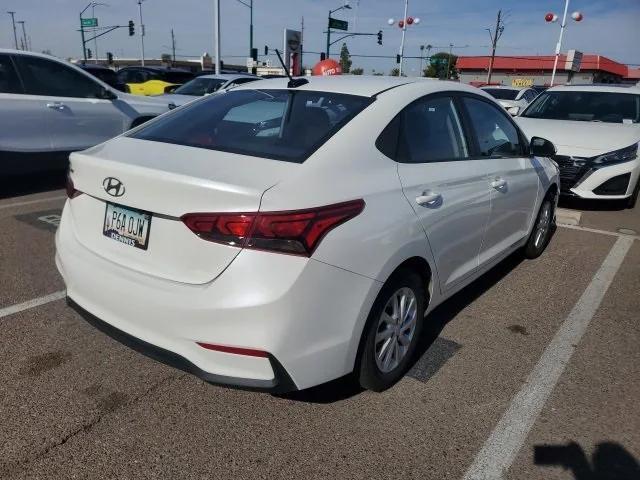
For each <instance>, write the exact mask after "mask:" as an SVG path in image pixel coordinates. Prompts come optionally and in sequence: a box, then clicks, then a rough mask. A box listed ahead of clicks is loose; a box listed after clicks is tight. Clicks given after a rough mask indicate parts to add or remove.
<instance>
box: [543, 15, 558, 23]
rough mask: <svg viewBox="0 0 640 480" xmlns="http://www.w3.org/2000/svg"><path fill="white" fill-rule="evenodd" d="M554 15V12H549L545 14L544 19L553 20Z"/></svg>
mask: <svg viewBox="0 0 640 480" xmlns="http://www.w3.org/2000/svg"><path fill="white" fill-rule="evenodd" d="M554 16H555V15H554V14H553V13H547V14H546V15H545V16H544V20H545V21H546V22H553V17H554Z"/></svg>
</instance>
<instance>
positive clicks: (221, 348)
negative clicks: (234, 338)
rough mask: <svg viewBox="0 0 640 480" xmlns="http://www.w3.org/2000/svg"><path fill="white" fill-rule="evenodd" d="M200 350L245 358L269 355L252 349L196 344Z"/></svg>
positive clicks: (266, 356)
mask: <svg viewBox="0 0 640 480" xmlns="http://www.w3.org/2000/svg"><path fill="white" fill-rule="evenodd" d="M196 343H197V344H198V345H200V346H201V347H202V348H206V349H207V350H215V351H216V352H224V353H233V354H235V355H245V356H247V357H262V358H268V357H269V354H268V353H267V352H263V351H262V350H255V349H253V348H241V347H228V346H226V345H213V344H211V343H200V342H196Z"/></svg>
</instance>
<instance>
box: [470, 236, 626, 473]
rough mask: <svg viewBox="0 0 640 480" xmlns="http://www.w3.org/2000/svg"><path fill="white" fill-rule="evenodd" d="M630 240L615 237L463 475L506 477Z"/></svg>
mask: <svg viewBox="0 0 640 480" xmlns="http://www.w3.org/2000/svg"><path fill="white" fill-rule="evenodd" d="M633 242H634V240H633V239H632V238H630V237H628V236H621V237H620V238H618V240H616V243H615V244H614V245H613V247H612V248H611V251H609V254H608V255H607V257H606V258H605V259H604V261H603V262H602V265H601V266H600V269H599V270H598V271H597V272H596V274H595V275H594V277H593V278H592V279H591V283H589V285H588V286H587V288H586V290H585V291H584V292H583V294H582V296H581V297H580V299H579V300H578V302H577V303H576V304H575V306H574V307H573V309H572V310H571V312H570V313H569V316H568V317H567V318H566V319H565V321H564V322H563V323H562V325H561V326H560V328H559V329H558V331H557V332H556V335H555V336H554V337H553V339H552V340H551V343H549V345H547V347H546V348H545V350H544V352H543V353H542V356H541V357H540V360H538V363H537V364H536V366H535V367H534V369H533V371H532V372H531V373H530V374H529V377H528V378H527V380H526V381H525V383H524V386H523V387H522V389H521V390H520V391H519V392H518V393H517V394H516V395H515V396H514V397H513V399H512V400H511V404H510V405H509V408H508V409H507V411H506V412H505V413H504V414H503V415H502V418H501V419H500V421H499V422H498V424H497V425H496V426H495V428H494V429H493V432H491V435H490V436H489V438H488V439H487V441H486V442H485V443H484V445H483V447H482V449H481V450H480V452H479V453H478V455H477V456H476V458H475V460H474V462H473V464H472V465H471V467H470V468H469V470H467V473H466V474H465V476H464V480H500V479H503V478H505V476H506V473H507V470H508V469H509V467H510V466H511V464H512V463H513V460H514V459H515V457H516V455H517V453H518V451H519V450H520V447H522V444H523V443H524V441H525V440H526V438H527V435H528V434H529V430H530V429H531V427H532V426H533V424H534V422H535V421H536V419H537V418H538V415H539V414H540V412H541V411H542V407H543V406H544V404H545V403H546V401H547V399H548V398H549V395H550V394H551V392H552V391H553V388H554V387H555V385H556V383H557V382H558V379H559V378H560V375H562V372H563V371H564V369H565V367H566V366H567V364H568V363H569V360H570V359H571V355H573V352H574V350H575V348H576V346H577V344H578V343H579V342H580V339H581V338H582V335H583V334H584V332H585V331H586V329H587V327H588V326H589V322H590V321H591V319H592V318H593V316H594V315H595V313H596V311H597V309H598V307H599V306H600V303H601V302H602V299H603V297H604V295H605V293H606V292H607V289H608V288H609V286H610V285H611V282H612V281H613V278H614V277H615V275H616V273H617V272H618V269H619V268H620V265H621V264H622V261H623V260H624V257H625V255H626V254H627V252H628V251H629V248H630V247H631V245H633Z"/></svg>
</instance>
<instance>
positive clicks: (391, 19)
mask: <svg viewBox="0 0 640 480" xmlns="http://www.w3.org/2000/svg"><path fill="white" fill-rule="evenodd" d="M387 23H388V24H389V25H393V24H394V23H396V21H395V20H394V19H393V18H390V19H389V20H387Z"/></svg>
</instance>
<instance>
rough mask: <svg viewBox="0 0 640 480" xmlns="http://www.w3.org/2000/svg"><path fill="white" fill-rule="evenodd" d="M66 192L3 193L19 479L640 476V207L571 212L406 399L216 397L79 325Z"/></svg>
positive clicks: (422, 366)
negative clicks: (65, 271)
mask: <svg viewBox="0 0 640 480" xmlns="http://www.w3.org/2000/svg"><path fill="white" fill-rule="evenodd" d="M62 187H63V185H62V179H61V178H46V177H45V178H39V179H37V180H36V181H31V182H26V181H23V182H17V183H15V182H11V183H9V184H2V185H0V192H1V193H0V339H1V345H2V347H1V348H0V364H1V365H2V366H3V367H2V368H0V412H2V422H0V440H1V441H0V478H3V479H4V478H7V479H13V478H16V479H18V478H20V479H38V478H42V479H51V478H56V479H57V478H242V479H254V478H255V479H258V478H265V479H267V478H268V479H278V478H283V479H284V478H309V479H315V478H318V479H325V478H340V479H342V478H345V479H348V478H354V479H356V478H357V479H365V478H367V479H371V478H375V479H378V478H389V479H399V478H416V479H417V478H420V479H463V478H464V479H493V478H504V479H576V480H591V479H596V478H597V479H600V478H602V479H624V480H632V479H636V478H640V466H639V463H640V402H639V401H638V399H639V398H640V383H639V381H638V380H639V379H640V348H638V345H640V326H639V325H638V320H639V319H640V318H639V317H640V299H639V297H638V292H639V291H640V237H638V235H639V233H638V232H640V207H636V209H635V210H627V209H623V208H622V206H620V205H618V204H612V205H605V206H603V205H601V204H600V205H596V204H589V203H580V202H573V201H571V202H566V201H563V203H562V207H563V208H565V209H568V210H571V211H573V212H578V213H579V214H580V215H579V221H578V222H577V225H567V226H559V228H558V229H557V232H556V234H555V236H554V238H553V240H552V242H551V244H550V245H549V247H548V249H547V251H546V252H545V253H544V254H543V255H542V257H540V258H539V259H537V260H533V261H528V260H522V259H521V258H519V257H518V256H517V255H514V256H512V257H510V258H509V259H507V260H505V261H504V262H503V263H501V264H500V265H498V266H497V267H496V268H495V269H494V270H492V271H491V272H490V273H489V274H488V275H486V276H484V277H483V278H481V279H479V280H478V281H476V282H475V283H474V284H472V285H470V286H469V287H467V288H466V289H465V290H463V291H462V292H461V293H459V294H457V295H456V296H455V297H453V298H452V299H450V300H449V301H447V302H446V303H445V304H444V305H442V306H441V307H439V308H437V309H436V310H435V311H434V312H433V313H432V314H431V315H430V316H429V317H428V319H427V322H428V324H427V328H426V332H425V335H424V338H423V339H422V345H421V349H420V353H421V355H420V358H419V359H418V360H417V362H416V364H415V366H414V367H413V369H412V370H411V372H410V373H409V374H408V375H407V376H406V377H405V378H404V379H403V380H401V381H400V382H399V383H398V384H397V385H396V386H394V387H393V388H391V389H390V390H388V391H386V392H384V393H371V392H363V391H361V390H359V389H357V388H354V387H353V386H352V385H351V384H350V383H349V382H348V381H347V380H345V379H340V380H338V381H335V382H331V383H330V384H327V385H323V386H320V387H316V388H313V389H310V390H307V391H303V392H297V393H294V394H287V395H279V396H275V395H269V394H264V393H252V392H245V391H239V390H233V389H229V388H222V387H217V386H213V385H209V384H207V383H205V382H203V381H201V380H199V379H197V378H195V377H193V376H191V375H189V374H185V373H184V372H181V371H178V370H175V369H173V368H170V367H168V366H165V365H162V364H160V363H157V362H155V361H153V360H151V359H149V358H147V357H145V356H142V355H140V354H138V353H136V352H134V351H132V350H130V349H128V348H127V347H125V346H123V345H121V344H119V343H117V342H116V341H114V340H112V339H111V338H110V337H107V336H105V335H104V334H102V333H101V332H99V331H98V330H96V329H94V328H93V327H92V326H90V325H89V324H87V323H86V322H85V321H84V320H83V319H82V318H80V317H79V316H78V315H77V314H76V313H75V312H74V311H72V310H71V309H69V308H68V307H67V306H66V304H65V302H64V299H63V297H64V285H63V283H62V281H61V279H60V277H59V275H58V273H57V271H56V269H55V265H54V261H53V255H54V246H53V237H54V233H55V228H56V224H57V218H58V216H59V213H60V211H61V208H62V206H63V204H64V198H65V197H64V190H63V188H62ZM621 232H624V233H621ZM96 274H99V272H96Z"/></svg>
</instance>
